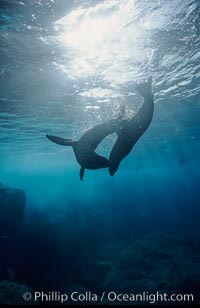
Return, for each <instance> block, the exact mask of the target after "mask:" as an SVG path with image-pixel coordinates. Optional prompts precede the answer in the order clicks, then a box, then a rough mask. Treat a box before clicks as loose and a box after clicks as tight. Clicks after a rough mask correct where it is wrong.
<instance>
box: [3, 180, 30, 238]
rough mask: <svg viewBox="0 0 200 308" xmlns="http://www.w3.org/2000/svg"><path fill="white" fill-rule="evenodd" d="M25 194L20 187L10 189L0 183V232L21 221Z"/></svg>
mask: <svg viewBox="0 0 200 308" xmlns="http://www.w3.org/2000/svg"><path fill="white" fill-rule="evenodd" d="M25 204H26V196H25V193H24V191H23V190H21V189H11V188H8V187H5V186H3V185H2V184H1V183H0V232H1V233H2V232H4V233H5V232H6V230H10V229H12V230H13V228H15V227H16V226H18V225H19V224H21V223H22V221H23V215H24V208H25Z"/></svg>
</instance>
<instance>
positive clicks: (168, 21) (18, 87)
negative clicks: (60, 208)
mask: <svg viewBox="0 0 200 308" xmlns="http://www.w3.org/2000/svg"><path fill="white" fill-rule="evenodd" d="M0 10H1V16H0V54H1V57H0V59H1V60H0V84H1V88H0V89H1V90H0V167H1V180H2V182H5V183H6V184H8V185H15V186H19V187H22V188H23V187H24V188H26V189H27V191H29V190H30V183H32V184H31V185H36V186H35V187H36V188H37V189H36V190H35V191H34V193H35V194H37V196H35V198H36V199H37V201H38V199H40V197H39V196H40V193H41V194H42V192H43V191H44V187H46V186H45V185H47V186H48V189H49V186H50V187H51V185H52V186H54V192H55V191H56V192H55V195H56V194H58V193H60V192H63V191H64V190H65V185H69V186H70V187H71V186H73V185H75V187H76V185H78V186H77V187H79V186H80V183H79V182H78V181H79V179H78V171H79V167H78V165H77V163H76V161H75V159H74V156H73V153H72V151H71V149H66V148H62V147H57V146H56V145H53V144H52V143H50V142H48V140H47V139H46V138H45V134H46V133H53V134H57V135H60V136H66V137H68V138H71V137H73V138H74V139H76V138H78V137H79V136H81V134H82V133H83V132H84V131H85V130H86V129H88V128H90V127H91V126H93V125H95V124H96V123H97V122H99V123H100V122H102V121H105V120H107V119H109V118H111V117H115V116H117V114H118V110H119V108H120V105H121V104H124V103H125V104H126V105H127V108H126V113H128V110H129V109H132V110H134V111H135V110H136V109H137V107H138V105H139V104H141V98H140V97H139V95H138V94H137V93H136V91H135V90H134V84H135V83H136V82H140V81H143V80H144V79H145V78H146V77H148V76H152V77H153V92H154V98H155V114H154V118H153V122H152V124H151V126H150V128H149V130H148V131H147V132H146V133H145V135H144V136H143V137H142V138H141V140H140V141H139V142H138V144H137V145H136V147H135V149H134V150H133V151H132V153H131V154H130V155H129V157H128V158H127V159H126V160H125V161H124V162H123V164H122V165H121V167H120V170H119V171H118V173H117V174H116V179H115V178H114V179H112V178H109V175H108V174H107V172H106V171H105V170H100V171H98V172H88V174H87V175H86V178H85V181H86V182H87V183H88V185H90V186H88V187H90V188H91V187H92V188H93V189H94V187H95V189H96V191H95V192H94V191H93V192H91V194H96V196H98V194H99V191H98V185H100V184H98V185H97V187H96V186H95V184H94V183H95V181H98V180H99V175H100V179H101V181H102V183H104V185H107V184H106V183H107V182H108V183H111V181H114V182H112V183H117V184H116V185H118V186H119V187H122V186H123V185H125V183H126V182H127V179H128V181H129V182H130V181H132V180H133V181H135V182H134V183H135V184H136V185H138V187H139V186H140V189H141V184H142V179H143V177H144V175H145V176H147V178H148V176H149V178H148V179H149V180H150V179H156V177H157V176H158V173H159V174H160V177H161V178H162V176H163V178H164V179H165V178H166V174H167V175H168V176H169V178H170V179H171V180H173V181H174V182H175V183H176V180H175V174H176V173H178V174H179V176H180V177H181V176H183V177H184V176H185V178H184V179H183V177H182V180H181V181H183V182H184V185H186V186H187V184H186V183H187V175H188V174H189V177H190V178H191V177H193V178H195V177H196V176H197V175H198V174H197V166H198V165H197V163H198V158H199V150H200V143H199V137H200V134H199V132H200V130H199V124H200V123H199V122H200V121H199V119H200V117H199V115H200V101H199V94H200V83H199V80H200V78H199V77H200V61H199V60H200V39H199V38H200V20H199V13H200V9H199V1H197V0H168V1H166V0H154V1H147V0H142V1H141V0H127V1H126V0H123V1H119V0H108V1H96V0H95V1H83V0H82V1H79V0H77V1H75V0H74V1H64V0H43V1H42V0H34V1H33V0H21V1H15V0H13V1H12V0H2V1H1V2H0ZM113 140H114V139H113V137H110V138H109V139H108V141H105V142H104V143H103V145H101V146H100V150H99V151H101V152H103V153H104V154H105V155H108V152H109V149H110V146H111V145H110V143H112V142H113ZM188 164H189V167H188ZM185 165H187V168H186V170H185V169H184V168H185ZM182 166H184V168H182ZM163 168H165V169H166V168H167V171H166V172H167V173H166V174H162V170H163ZM176 169H177V170H176ZM122 175H123V176H124V177H123V178H121V176H122ZM47 176H48V183H47ZM180 177H179V180H180ZM66 178H67V181H68V182H67V183H68V184H64V181H65V180H66ZM122 179H123V181H122ZM136 179H137V180H136ZM120 180H121V181H120ZM155 181H156V180H155ZM164 181H165V180H164ZM166 181H168V180H167V179H166ZM61 182H62V183H63V184H62V185H63V186H62V187H61V186H59V185H58V183H61ZM27 183H28V184H27ZM33 183H34V184H33ZM45 183H47V184H45ZM65 183H66V182H65ZM102 183H101V185H103V184H102ZM122 183H123V184H122ZM179 183H180V181H179ZM56 185H57V186H56ZM83 185H85V186H84V188H80V187H79V188H78V189H80V190H81V192H82V193H83V191H84V189H85V187H86V185H87V184H85V183H84V184H83ZM109 185H113V184H109ZM164 185H165V184H164V182H163V186H164ZM184 185H183V186H180V187H181V189H182V188H183V187H184ZM191 185H192V186H193V184H191ZM69 186H68V187H69ZM56 187H57V188H56ZM73 187H74V186H73ZM36 192H37V193H36ZM49 193H52V191H51V192H49ZM138 193H139V192H138ZM88 194H89V196H90V193H89V192H88ZM32 197H33V196H32ZM34 200H35V199H34Z"/></svg>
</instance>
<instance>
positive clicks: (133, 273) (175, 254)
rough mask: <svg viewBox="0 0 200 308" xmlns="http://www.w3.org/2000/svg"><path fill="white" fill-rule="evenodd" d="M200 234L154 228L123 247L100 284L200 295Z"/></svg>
mask: <svg viewBox="0 0 200 308" xmlns="http://www.w3.org/2000/svg"><path fill="white" fill-rule="evenodd" d="M199 260H200V237H199V236H197V235H193V236H191V237H187V238H183V237H182V236H178V235H172V234H166V233H163V232H154V233H151V234H149V235H147V236H143V237H141V238H140V239H139V240H137V241H135V242H134V243H133V244H131V245H130V246H129V247H128V248H127V249H125V250H124V251H123V252H122V253H121V255H120V256H119V258H118V260H117V261H116V262H115V263H114V264H113V267H112V269H111V271H110V272H109V273H108V274H107V276H106V278H105V280H104V282H103V287H104V289H106V290H111V289H114V290H117V291H118V292H122V293H128V292H129V293H141V292H142V291H145V292H151V293H156V292H160V293H164V292H166V293H168V294H173V293H177V294H178V293H182V294H183V293H191V294H193V295H194V298H195V301H196V302H198V301H199V299H200V296H199V289H200V263H199Z"/></svg>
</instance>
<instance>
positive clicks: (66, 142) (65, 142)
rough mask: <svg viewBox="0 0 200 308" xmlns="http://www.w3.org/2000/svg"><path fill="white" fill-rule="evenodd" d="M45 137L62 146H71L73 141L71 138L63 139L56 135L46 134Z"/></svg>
mask: <svg viewBox="0 0 200 308" xmlns="http://www.w3.org/2000/svg"><path fill="white" fill-rule="evenodd" d="M46 137H47V138H48V139H49V140H51V141H52V142H54V143H57V144H59V145H64V146H73V143H74V141H73V140H71V139H65V138H61V137H58V136H53V135H46Z"/></svg>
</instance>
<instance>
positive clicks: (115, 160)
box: [109, 79, 154, 176]
mask: <svg viewBox="0 0 200 308" xmlns="http://www.w3.org/2000/svg"><path fill="white" fill-rule="evenodd" d="M135 88H136V90H137V91H138V92H139V93H140V94H141V95H142V96H143V98H144V102H143V105H142V106H141V107H140V109H139V111H138V112H137V114H136V115H135V116H134V117H133V118H131V119H129V120H127V121H123V125H122V127H121V128H120V130H119V131H118V132H117V134H118V137H117V140H116V142H115V144H114V146H113V148H112V151H111V153H110V157H109V160H110V161H111V164H110V166H109V173H110V175H111V176H113V175H114V174H115V172H116V171H117V169H118V168H119V165H120V163H121V161H122V160H123V159H124V158H125V157H126V156H127V155H128V154H129V153H130V151H131V150H132V148H133V147H134V145H135V144H136V142H137V141H138V139H139V138H140V137H141V136H142V135H143V134H144V132H145V131H146V129H147V128H148V127H149V125H150V123H151V120H152V117H153V112H154V102H153V94H152V92H151V79H149V80H148V82H147V83H145V84H141V85H138V86H136V87H135Z"/></svg>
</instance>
